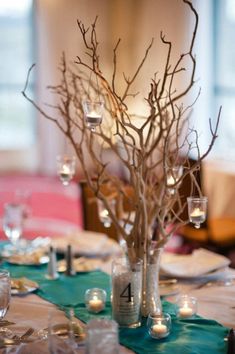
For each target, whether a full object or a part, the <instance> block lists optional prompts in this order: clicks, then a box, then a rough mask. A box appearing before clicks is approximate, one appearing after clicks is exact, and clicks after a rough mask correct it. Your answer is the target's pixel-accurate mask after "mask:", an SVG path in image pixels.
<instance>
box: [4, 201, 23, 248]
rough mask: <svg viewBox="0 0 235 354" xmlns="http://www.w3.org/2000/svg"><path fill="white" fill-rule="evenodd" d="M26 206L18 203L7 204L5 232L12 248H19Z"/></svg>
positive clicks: (5, 208) (5, 209) (5, 207)
mask: <svg viewBox="0 0 235 354" xmlns="http://www.w3.org/2000/svg"><path fill="white" fill-rule="evenodd" d="M23 221H24V206H23V205H22V204H17V203H6V204H5V205H4V213H3V231H4V233H5V235H6V236H7V237H8V239H9V241H10V242H11V244H12V246H14V247H15V248H17V245H18V242H19V239H20V237H21V235H22V231H23Z"/></svg>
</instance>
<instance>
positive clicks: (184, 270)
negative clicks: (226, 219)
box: [161, 248, 230, 278]
mask: <svg viewBox="0 0 235 354" xmlns="http://www.w3.org/2000/svg"><path fill="white" fill-rule="evenodd" d="M229 264H230V260H229V259H228V258H226V257H224V256H222V255H220V254H217V253H213V252H211V251H208V250H205V249H203V248H200V249H197V250H195V251H194V252H193V253H192V254H190V255H179V254H173V253H168V252H164V253H163V255H162V260H161V271H162V272H163V274H167V275H171V276H175V277H181V278H193V277H200V276H203V275H206V274H208V273H210V272H212V271H215V270H218V269H221V268H224V267H227V266H228V265H229Z"/></svg>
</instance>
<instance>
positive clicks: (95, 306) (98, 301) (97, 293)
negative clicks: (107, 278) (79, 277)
mask: <svg viewBox="0 0 235 354" xmlns="http://www.w3.org/2000/svg"><path fill="white" fill-rule="evenodd" d="M106 297H107V294H106V291H105V290H103V289H98V288H93V289H88V290H87V291H86V292H85V303H86V308H87V310H88V311H89V312H94V313H99V312H101V311H103V310H104V308H105V302H106Z"/></svg>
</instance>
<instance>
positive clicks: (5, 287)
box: [0, 269, 11, 336]
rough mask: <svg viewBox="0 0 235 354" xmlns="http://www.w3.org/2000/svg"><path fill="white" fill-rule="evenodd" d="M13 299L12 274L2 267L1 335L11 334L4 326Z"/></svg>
mask: <svg viewBox="0 0 235 354" xmlns="http://www.w3.org/2000/svg"><path fill="white" fill-rule="evenodd" d="M10 299H11V280H10V274H9V272H8V271H7V270H5V269H0V335H1V334H5V335H6V336H8V335H10V334H11V331H10V330H9V329H8V328H6V327H4V326H2V324H1V322H3V318H4V316H5V315H6V313H7V310H8V307H9V304H10Z"/></svg>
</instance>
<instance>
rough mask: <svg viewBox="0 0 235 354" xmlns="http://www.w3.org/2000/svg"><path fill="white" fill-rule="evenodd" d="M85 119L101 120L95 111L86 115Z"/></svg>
mask: <svg viewBox="0 0 235 354" xmlns="http://www.w3.org/2000/svg"><path fill="white" fill-rule="evenodd" d="M87 117H88V118H91V119H92V118H93V119H100V118H101V115H100V114H98V113H96V112H95V111H91V112H89V113H88V114H87Z"/></svg>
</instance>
